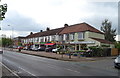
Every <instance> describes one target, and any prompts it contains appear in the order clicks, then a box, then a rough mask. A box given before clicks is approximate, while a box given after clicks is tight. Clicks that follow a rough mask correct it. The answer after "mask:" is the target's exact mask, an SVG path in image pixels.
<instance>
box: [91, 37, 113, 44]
mask: <svg viewBox="0 0 120 78" xmlns="http://www.w3.org/2000/svg"><path fill="white" fill-rule="evenodd" d="M89 38H91V39H94V40H96V41H99V42H101V43H107V44H113V43H112V42H110V41H107V40H104V39H99V38H93V37H89Z"/></svg>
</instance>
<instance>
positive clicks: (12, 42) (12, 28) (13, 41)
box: [8, 25, 14, 50]
mask: <svg viewBox="0 0 120 78" xmlns="http://www.w3.org/2000/svg"><path fill="white" fill-rule="evenodd" d="M8 26H10V25H8ZM10 27H11V28H12V35H11V39H12V41H13V38H14V36H13V35H14V34H13V31H14V28H13V27H12V26H10ZM13 42H14V41H13ZM13 42H12V47H13V45H14V44H13ZM12 50H13V48H12Z"/></svg>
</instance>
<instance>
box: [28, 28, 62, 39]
mask: <svg viewBox="0 0 120 78" xmlns="http://www.w3.org/2000/svg"><path fill="white" fill-rule="evenodd" d="M63 28H64V27H62V28H57V29H52V30H48V31H43V32H38V33H34V34H32V35H28V36H27V38H32V37H42V36H49V35H56V34H59V33H60V32H61V31H62V30H63Z"/></svg>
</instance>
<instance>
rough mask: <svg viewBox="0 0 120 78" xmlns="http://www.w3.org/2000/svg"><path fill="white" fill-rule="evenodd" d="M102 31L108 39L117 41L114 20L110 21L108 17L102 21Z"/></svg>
mask: <svg viewBox="0 0 120 78" xmlns="http://www.w3.org/2000/svg"><path fill="white" fill-rule="evenodd" d="M101 31H103V32H104V34H105V39H106V40H108V41H111V42H114V41H115V36H116V29H112V22H110V21H108V19H105V20H104V21H103V22H102V26H101Z"/></svg>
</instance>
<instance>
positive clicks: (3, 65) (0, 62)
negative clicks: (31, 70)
mask: <svg viewBox="0 0 120 78" xmlns="http://www.w3.org/2000/svg"><path fill="white" fill-rule="evenodd" d="M0 63H1V62H0ZM1 64H2V65H3V66H4V67H5V68H6V69H7V70H8V71H10V72H11V73H13V74H14V75H15V76H17V77H18V78H20V77H19V76H18V75H17V74H16V73H14V72H13V71H12V70H11V69H9V68H8V67H7V66H6V65H4V64H3V63H1Z"/></svg>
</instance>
